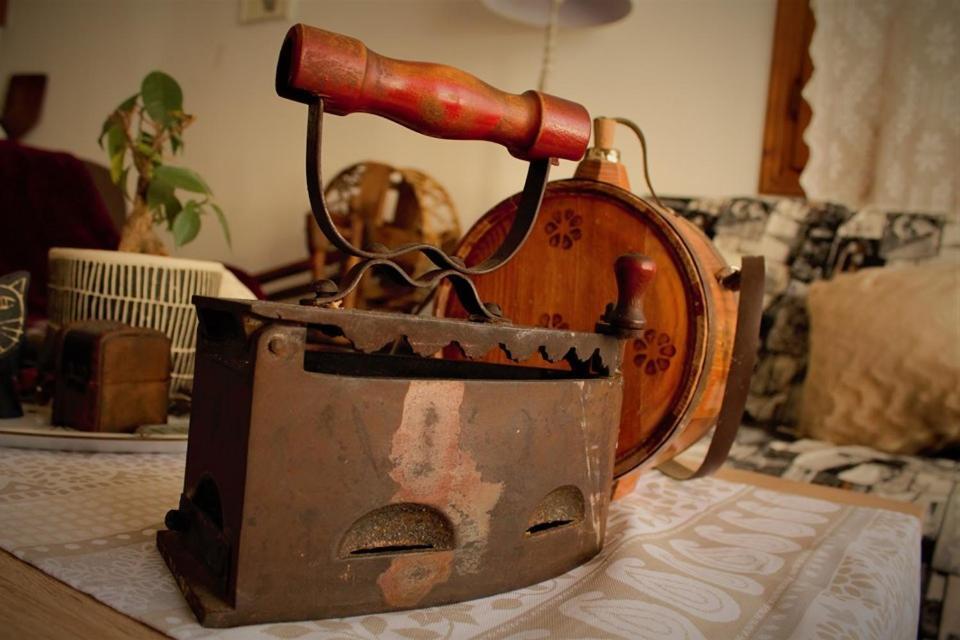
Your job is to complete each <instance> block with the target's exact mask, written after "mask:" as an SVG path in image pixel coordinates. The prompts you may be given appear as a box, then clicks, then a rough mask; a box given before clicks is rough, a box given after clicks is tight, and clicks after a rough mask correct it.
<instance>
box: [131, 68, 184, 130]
mask: <svg viewBox="0 0 960 640" xmlns="http://www.w3.org/2000/svg"><path fill="white" fill-rule="evenodd" d="M140 94H141V95H142V96H143V108H144V109H146V111H147V114H149V116H150V117H151V118H152V119H153V121H154V122H157V123H159V124H162V125H167V124H169V123H171V122H173V121H174V119H175V116H174V113H173V112H176V111H183V91H181V89H180V85H179V84H177V81H176V80H174V79H173V78H171V77H170V76H168V75H167V74H165V73H164V72H162V71H153V72H151V73H148V74H147V77H145V78H144V79H143V83H142V84H141V85H140Z"/></svg>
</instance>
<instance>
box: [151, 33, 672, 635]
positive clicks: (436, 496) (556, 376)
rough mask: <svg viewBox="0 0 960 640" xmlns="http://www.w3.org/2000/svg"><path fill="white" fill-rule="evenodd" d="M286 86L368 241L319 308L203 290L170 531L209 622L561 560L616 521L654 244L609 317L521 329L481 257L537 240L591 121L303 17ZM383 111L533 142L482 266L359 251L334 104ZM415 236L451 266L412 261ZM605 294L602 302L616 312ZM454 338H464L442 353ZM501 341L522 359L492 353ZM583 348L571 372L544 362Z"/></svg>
mask: <svg viewBox="0 0 960 640" xmlns="http://www.w3.org/2000/svg"><path fill="white" fill-rule="evenodd" d="M277 88H278V91H279V92H280V93H281V95H284V96H287V97H293V98H295V99H297V100H300V101H303V102H307V103H308V104H309V105H310V111H309V127H308V143H307V182H308V188H309V193H310V198H311V203H312V206H313V211H314V215H315V216H316V219H317V222H318V223H319V225H320V227H321V229H323V231H324V232H325V234H326V235H327V236H328V238H329V239H330V241H331V242H332V243H333V244H335V245H336V246H337V248H338V249H340V250H341V251H343V252H344V253H346V254H349V255H353V256H356V257H359V258H360V259H361V261H360V262H359V263H358V264H357V265H356V266H355V267H353V269H351V271H350V272H348V273H347V274H346V276H345V277H344V280H343V282H341V283H339V284H335V283H332V282H321V283H319V284H318V286H317V295H316V297H315V298H311V299H308V300H304V301H302V303H301V304H300V305H292V304H282V303H271V302H256V301H239V300H218V299H212V298H205V297H197V298H195V302H196V305H197V309H198V315H199V318H200V330H199V335H198V343H197V364H196V377H195V382H194V402H193V412H192V416H191V424H190V440H189V447H188V451H187V466H186V475H185V479H184V488H183V493H182V495H181V498H180V505H179V508H178V509H176V510H174V511H171V512H170V513H168V515H167V519H166V524H167V527H168V530H166V531H161V532H159V533H158V535H157V546H158V547H159V549H160V551H161V553H162V555H163V557H164V559H165V560H166V562H167V564H168V566H169V567H170V570H171V571H172V572H173V573H174V575H175V576H176V578H177V582H178V584H179V585H180V588H181V589H182V591H183V593H184V595H185V596H186V598H187V601H188V602H189V604H190V606H191V608H192V609H193V611H194V612H195V614H196V615H197V617H198V619H199V620H200V622H201V623H202V624H204V625H206V626H215V627H222V626H233V625H240V624H249V623H259V622H269V621H281V620H295V619H310V618H324V617H333V616H349V615H356V614H363V613H372V612H377V611H389V610H396V609H404V608H411V607H419V606H430V605H437V604H444V603H449V602H456V601H460V600H466V599H470V598H476V597H481V596H485V595H490V594H494V593H498V592H502V591H506V590H510V589H515V588H519V587H522V586H525V585H529V584H532V583H535V582H538V581H542V580H545V579H548V578H550V577H553V576H556V575H558V574H560V573H562V572H564V571H567V570H569V569H571V568H573V567H575V566H577V565H579V564H581V563H582V562H584V561H586V560H587V559H589V558H591V557H592V556H594V555H595V554H596V553H597V552H598V551H599V550H600V548H601V545H602V543H603V538H604V531H605V521H606V517H607V507H608V504H609V499H610V489H611V482H612V475H613V463H614V447H615V444H616V439H617V424H618V422H619V416H620V402H621V378H620V372H619V367H620V358H621V352H622V348H623V340H625V339H628V338H630V337H632V336H636V335H638V334H639V332H641V331H642V329H643V327H644V320H643V312H642V308H641V296H642V293H643V291H644V289H645V288H646V287H647V285H648V284H649V283H650V281H651V279H652V278H653V276H654V272H655V267H654V264H653V262H652V261H650V260H649V259H648V258H645V257H643V256H640V255H636V254H631V255H625V256H622V257H620V258H619V259H618V260H617V261H616V263H615V265H614V269H613V271H614V272H615V277H616V280H617V284H618V287H619V297H618V300H617V302H616V304H610V305H609V306H608V308H607V310H606V311H605V313H604V314H603V316H602V318H601V320H600V322H599V323H598V324H597V327H596V332H595V333H588V332H572V331H564V330H556V329H547V328H539V327H521V326H513V325H511V324H510V323H509V322H508V321H507V319H505V318H503V317H502V315H501V314H500V313H499V312H498V309H497V307H496V305H494V304H489V303H488V304H484V303H483V302H481V300H480V299H479V297H478V296H477V293H476V289H475V288H474V287H473V284H472V282H471V281H470V276H471V275H474V274H479V273H487V272H490V271H493V270H494V269H496V268H498V267H499V266H500V265H502V264H503V263H504V262H506V261H507V260H508V259H509V258H510V257H511V256H512V255H513V254H514V253H516V252H517V250H518V249H519V248H520V246H521V244H522V243H523V241H524V239H525V238H526V236H527V234H528V233H529V231H530V228H531V227H532V225H533V223H534V221H535V219H536V215H537V210H538V208H539V203H540V199H541V197H542V194H543V189H544V185H545V184H546V180H547V173H548V169H549V166H550V162H551V158H566V159H578V158H580V157H581V156H582V154H583V152H584V149H585V148H586V143H587V139H588V137H589V130H590V119H589V115H588V114H587V112H586V111H585V110H584V109H583V107H581V106H580V105H577V104H574V103H571V102H567V101H565V100H561V99H559V98H555V97H552V96H547V95H543V94H540V93H536V92H527V93H524V94H522V95H508V94H504V93H501V92H499V91H497V90H496V89H493V88H492V87H490V86H488V85H486V84H483V83H482V82H480V81H479V80H477V79H475V78H473V77H471V76H468V75H467V74H465V73H463V72H461V71H458V70H456V69H451V68H449V67H443V66H439V65H430V64H424V63H408V62H400V61H396V60H391V59H388V58H384V57H381V56H378V55H377V54H375V53H373V52H371V51H369V50H367V49H366V48H365V47H364V46H363V44H362V43H360V42H359V41H357V40H354V39H352V38H347V37H344V36H340V35H337V34H332V33H328V32H325V31H321V30H319V29H313V28H310V27H305V26H302V25H298V26H296V27H294V28H293V29H291V31H290V32H289V34H288V35H287V38H286V40H285V42H284V46H283V50H282V52H281V56H280V63H279V68H278V75H277ZM325 109H326V110H328V111H330V112H332V113H335V114H339V115H345V114H347V113H351V112H355V111H365V112H370V113H376V114H379V115H382V116H385V117H388V118H390V119H393V120H395V121H397V122H399V123H401V124H404V125H405V126H408V127H410V128H412V129H415V130H417V131H420V132H422V133H426V134H429V135H434V136H438V137H446V138H459V139H468V138H476V139H484V140H490V141H494V142H498V143H500V144H503V145H505V146H506V147H507V148H508V149H509V150H510V152H511V153H512V154H513V155H514V156H517V157H519V158H522V159H526V160H529V161H530V169H529V173H528V177H527V182H526V187H525V189H524V192H523V194H522V195H521V197H520V203H519V212H518V215H517V218H516V222H515V224H514V225H513V226H512V227H511V228H510V229H509V230H508V231H507V233H506V234H505V236H504V237H503V238H502V240H501V244H500V245H499V248H496V249H494V250H493V252H492V253H491V257H490V258H489V259H488V260H486V261H484V262H483V263H481V264H478V265H475V266H473V267H470V268H468V267H466V266H465V265H464V264H463V262H462V261H460V260H458V259H456V258H453V257H450V256H448V255H446V254H445V253H443V252H442V251H441V250H440V249H438V248H435V247H432V246H429V245H420V244H418V245H409V246H404V247H400V248H395V249H387V248H384V247H377V246H374V247H367V248H362V249H361V248H358V247H354V246H353V245H351V244H350V243H349V242H348V241H347V240H346V239H344V238H343V237H342V236H340V234H339V233H338V232H337V230H336V228H335V226H334V225H333V223H332V221H331V219H330V216H329V213H328V211H327V209H326V205H325V203H324V201H323V195H322V190H321V185H322V180H321V178H320V170H319V152H320V131H321V129H320V121H321V117H322V114H323V111H324V110H325ZM413 251H420V252H422V253H423V254H424V255H426V256H427V257H428V258H429V259H430V261H431V262H432V263H433V264H435V265H436V267H437V268H436V269H435V270H434V271H431V272H428V273H426V274H422V275H411V274H408V273H406V272H405V271H403V270H402V269H401V268H400V267H399V266H398V265H397V264H396V263H395V262H394V259H395V258H397V257H399V256H402V255H405V254H408V253H410V252H413ZM372 268H381V269H386V270H389V271H391V272H393V273H394V274H395V275H396V276H397V277H398V278H400V279H402V280H404V281H406V282H407V283H408V284H411V285H415V286H424V287H433V286H435V285H436V284H437V283H438V282H440V281H441V280H443V279H448V280H450V281H451V282H452V283H453V287H454V290H455V291H456V292H457V294H458V295H459V296H460V297H461V300H462V303H463V305H464V307H465V308H466V309H467V310H468V311H469V314H470V319H469V320H449V319H439V318H430V317H424V316H413V315H399V314H390V313H382V312H374V311H354V310H345V309H340V308H338V304H337V303H338V301H339V300H342V299H343V298H344V297H345V296H346V295H348V294H349V292H350V291H351V290H352V289H353V288H354V287H355V286H356V285H357V283H358V282H359V280H360V278H361V277H362V276H363V274H364V273H365V272H366V271H367V270H369V269H372ZM598 311H599V310H598ZM451 345H456V347H457V349H458V350H459V351H460V352H461V354H462V356H466V359H464V358H463V357H460V358H457V359H444V358H442V357H440V354H441V353H442V351H443V349H444V348H445V347H450V346H451ZM492 350H499V351H500V352H501V353H503V354H504V355H505V356H506V358H507V359H508V361H509V362H510V364H491V363H485V362H475V361H472V360H470V359H471V358H480V357H482V356H484V355H485V354H487V353H488V352H490V351H492ZM556 362H565V363H566V365H567V366H566V367H565V368H563V369H558V368H556V367H554V366H552V365H550V364H549V363H556Z"/></svg>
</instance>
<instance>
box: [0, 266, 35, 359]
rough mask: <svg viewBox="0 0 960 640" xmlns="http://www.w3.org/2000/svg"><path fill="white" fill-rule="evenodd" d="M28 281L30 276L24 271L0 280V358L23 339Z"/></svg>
mask: <svg viewBox="0 0 960 640" xmlns="http://www.w3.org/2000/svg"><path fill="white" fill-rule="evenodd" d="M29 280H30V274H28V273H27V272H26V271H16V272H14V273H11V274H8V275H6V276H4V277H2V278H0V358H2V357H4V356H5V355H7V354H8V353H11V352H12V351H13V350H14V349H15V348H16V346H17V344H19V343H20V338H21V337H23V325H24V321H25V319H26V315H27V305H26V292H27V283H28V282H29Z"/></svg>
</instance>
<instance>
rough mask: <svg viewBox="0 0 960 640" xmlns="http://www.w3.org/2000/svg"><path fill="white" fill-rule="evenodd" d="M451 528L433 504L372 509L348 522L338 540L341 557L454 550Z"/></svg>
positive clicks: (400, 505)
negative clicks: (431, 505)
mask: <svg viewBox="0 0 960 640" xmlns="http://www.w3.org/2000/svg"><path fill="white" fill-rule="evenodd" d="M453 542H454V536H453V528H452V527H451V526H450V522H449V521H448V520H447V518H446V517H445V516H444V515H443V514H442V513H440V512H439V511H437V510H436V509H434V508H432V507H428V506H426V505H422V504H414V503H407V502H404V503H400V504H391V505H387V506H385V507H380V508H379V509H374V510H373V511H370V512H369V513H367V514H365V515H364V516H362V517H361V518H359V519H358V520H357V521H356V522H354V523H353V525H351V527H350V529H349V530H348V531H347V533H346V534H345V535H344V536H343V540H342V541H341V542H340V553H339V555H340V557H341V558H347V557H356V556H373V555H395V554H401V553H417V552H420V553H422V552H430V551H445V550H449V549H453Z"/></svg>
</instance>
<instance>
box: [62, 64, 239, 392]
mask: <svg viewBox="0 0 960 640" xmlns="http://www.w3.org/2000/svg"><path fill="white" fill-rule="evenodd" d="M193 121H194V117H193V116H191V115H188V114H187V113H185V112H184V110H183V92H182V91H181V89H180V85H179V84H177V82H176V80H174V79H173V78H171V77H170V76H169V75H167V74H165V73H163V72H161V71H153V72H151V73H149V74H147V76H146V77H145V78H144V79H143V82H142V83H141V85H140V91H139V92H138V93H136V94H134V95H132V96H130V97H129V98H127V99H126V100H124V101H123V102H122V103H121V104H120V106H118V107H117V108H116V109H114V110H113V111H112V112H110V114H109V115H108V116H107V119H106V121H105V122H104V123H103V127H102V129H101V133H100V143H101V146H102V145H103V144H104V142H105V143H106V150H107V152H108V154H109V155H110V175H111V177H112V178H113V181H114V182H115V183H116V184H117V185H118V186H119V187H120V189H121V190H123V191H124V195H125V197H126V198H127V200H128V201H129V202H130V213H129V215H128V216H127V219H126V222H125V224H124V226H123V229H122V231H121V240H120V246H119V249H120V250H119V251H95V250H88V249H68V248H54V249H51V250H50V254H49V260H50V282H49V287H48V289H49V292H50V295H49V314H50V320H51V322H52V323H53V324H54V325H59V326H63V325H66V324H68V323H70V322H75V321H78V320H90V319H101V320H116V321H119V322H124V323H127V324H131V325H135V326H142V327H150V328H153V329H158V330H160V331H163V332H164V333H166V334H167V335H168V336H169V337H170V339H171V342H172V365H173V371H172V374H171V375H172V380H171V385H170V389H171V394H172V395H175V396H176V395H179V394H180V393H182V392H184V391H188V390H189V389H190V387H191V385H192V381H193V361H194V345H195V342H196V325H197V316H196V311H195V309H194V307H193V303H192V298H193V296H194V295H209V296H224V297H233V298H252V297H253V295H252V294H251V293H250V292H249V290H247V289H246V287H244V286H243V285H242V284H240V282H239V281H238V280H237V279H236V278H235V277H234V276H233V275H232V274H231V273H230V272H229V271H228V270H227V269H226V268H225V267H224V266H223V265H222V264H221V263H219V262H210V261H204V260H186V259H182V258H171V257H169V256H168V255H167V253H168V252H167V248H166V246H165V245H164V243H163V241H162V240H161V239H160V238H159V237H158V235H157V233H156V227H157V226H158V225H164V226H165V227H166V228H167V229H168V230H169V231H171V232H172V234H173V239H174V242H175V243H176V245H177V246H182V245H184V244H186V243H188V242H190V241H191V240H193V239H194V238H195V237H196V236H197V233H198V232H199V231H200V226H201V221H202V219H203V218H204V217H209V216H211V215H213V216H215V217H216V218H217V220H218V221H219V223H220V226H221V227H222V229H223V233H224V235H225V236H226V239H227V243H228V244H229V243H230V233H229V229H228V228H227V223H226V219H225V218H224V215H223V211H222V210H221V209H220V207H219V206H218V205H217V204H216V203H215V202H214V201H213V195H212V193H211V190H210V187H208V186H207V183H206V182H205V181H204V180H203V179H202V178H201V177H200V176H199V175H197V173H196V172H194V171H192V170H190V169H187V168H185V167H180V166H175V165H171V164H168V163H167V162H166V160H167V158H168V157H169V156H173V155H177V154H179V153H180V152H182V151H183V132H184V129H186V128H187V127H188V126H189V125H190V124H191V123H192V122H193ZM131 169H132V170H133V173H134V175H132V176H131V175H130V173H131ZM128 183H129V184H130V186H131V189H130V190H129V193H128V192H127V185H128Z"/></svg>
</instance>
